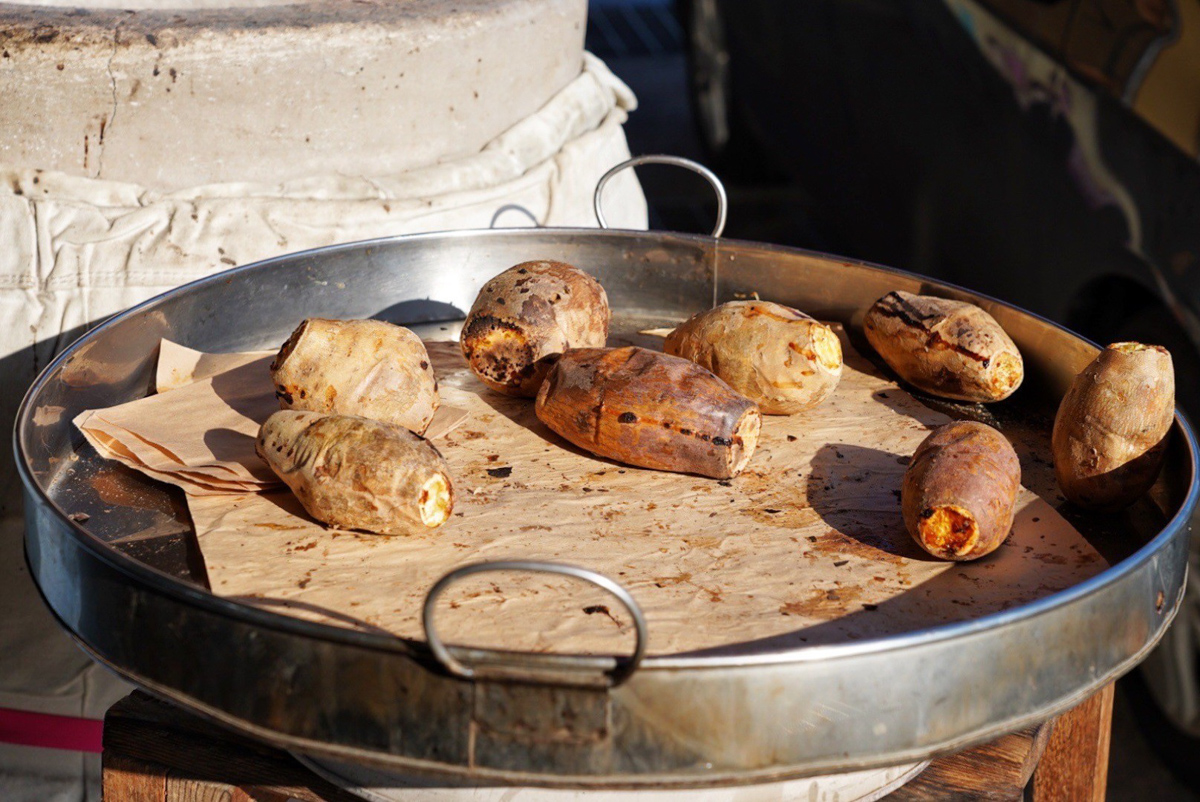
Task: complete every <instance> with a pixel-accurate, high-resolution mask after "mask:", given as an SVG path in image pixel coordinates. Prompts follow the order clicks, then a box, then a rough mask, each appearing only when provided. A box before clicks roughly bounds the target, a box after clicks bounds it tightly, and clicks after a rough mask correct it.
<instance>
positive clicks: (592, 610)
mask: <svg viewBox="0 0 1200 802" xmlns="http://www.w3.org/2000/svg"><path fill="white" fill-rule="evenodd" d="M583 611H584V612H585V613H587V614H588V615H595V614H596V613H604V614H605V615H611V613H609V611H608V607H606V606H605V605H603V604H593V605H592V606H591V607H584V608H583Z"/></svg>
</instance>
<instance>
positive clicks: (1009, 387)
mask: <svg viewBox="0 0 1200 802" xmlns="http://www.w3.org/2000/svg"><path fill="white" fill-rule="evenodd" d="M992 364H993V365H995V368H994V370H993V372H992V387H993V389H994V390H995V391H996V400H998V401H999V400H1003V399H1005V398H1008V397H1009V396H1010V395H1012V394H1013V393H1014V392H1016V390H1017V388H1018V387H1020V386H1021V381H1022V380H1023V379H1024V378H1025V365H1024V362H1023V361H1022V360H1021V357H1019V356H1017V355H1016V354H1008V353H1004V354H1000V355H999V356H997V357H995V358H994V359H993V360H992Z"/></svg>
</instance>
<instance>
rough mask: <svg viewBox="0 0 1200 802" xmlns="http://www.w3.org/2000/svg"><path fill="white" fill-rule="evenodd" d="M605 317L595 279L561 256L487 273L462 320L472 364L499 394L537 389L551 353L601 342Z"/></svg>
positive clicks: (464, 343) (466, 351) (604, 301)
mask: <svg viewBox="0 0 1200 802" xmlns="http://www.w3.org/2000/svg"><path fill="white" fill-rule="evenodd" d="M611 317H612V314H611V312H610V311H609V308H608V296H607V295H606V294H605V292H604V288H603V287H601V286H600V284H599V282H597V281H596V280H595V279H594V278H592V277H591V276H589V275H588V274H587V273H584V272H583V271H582V270H580V269H579V268H577V267H572V266H571V265H568V264H564V263H562V262H524V263H522V264H519V265H516V266H514V267H510V268H509V269H508V270H505V271H504V272H503V273H501V274H500V275H498V276H496V277H495V278H493V279H492V280H491V281H489V282H488V283H487V284H485V285H483V289H482V290H481V291H480V293H479V297H477V298H476V299H475V304H474V305H473V306H472V307H471V311H470V313H469V314H468V315H467V319H466V322H465V323H463V331H462V340H461V345H462V351H463V356H465V357H466V359H467V363H468V364H469V365H470V366H471V370H472V371H473V372H474V373H475V375H476V376H478V377H479V378H480V380H481V381H482V382H483V383H484V384H486V385H487V386H488V387H491V388H492V389H493V390H496V391H498V392H501V393H504V394H506V395H515V396H524V397H526V398H533V397H534V396H535V395H537V392H538V388H539V387H541V386H542V380H543V379H545V378H546V372H547V371H548V370H549V369H550V364H549V362H550V358H552V357H554V356H555V355H557V354H561V353H562V352H563V351H565V350H567V349H568V348H588V347H598V346H603V345H604V343H605V341H606V340H607V339H608V324H609V321H610V319H611Z"/></svg>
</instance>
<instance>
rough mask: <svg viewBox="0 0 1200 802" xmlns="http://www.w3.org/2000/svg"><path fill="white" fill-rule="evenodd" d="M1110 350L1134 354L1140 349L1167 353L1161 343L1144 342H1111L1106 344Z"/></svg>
mask: <svg viewBox="0 0 1200 802" xmlns="http://www.w3.org/2000/svg"><path fill="white" fill-rule="evenodd" d="M1108 349H1109V350H1110V351H1119V352H1120V353H1122V354H1136V353H1139V352H1141V351H1158V352H1159V353H1163V354H1165V353H1167V349H1166V348H1163V347H1162V346H1161V345H1146V344H1145V343H1135V342H1127V343H1113V344H1112V345H1110V346H1108Z"/></svg>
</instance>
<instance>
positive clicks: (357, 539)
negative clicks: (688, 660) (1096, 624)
mask: <svg viewBox="0 0 1200 802" xmlns="http://www.w3.org/2000/svg"><path fill="white" fill-rule="evenodd" d="M427 345H428V348H429V352H430V355H431V357H432V359H433V362H434V365H435V369H436V371H437V375H438V378H439V382H440V387H441V395H442V399H443V403H445V404H450V405H453V406H454V407H457V408H460V409H462V410H465V411H466V412H467V413H468V416H467V419H466V421H465V422H464V423H463V424H462V425H461V426H460V427H459V428H457V429H456V430H454V431H452V432H450V433H449V434H448V435H446V436H445V438H444V440H443V441H442V442H441V443H439V448H440V449H441V451H442V453H443V455H444V456H445V457H446V460H447V462H448V463H449V465H450V468H451V471H452V475H453V478H454V483H455V497H456V501H455V513H454V516H453V517H452V519H451V521H450V522H449V523H448V524H447V525H445V526H444V527H442V528H441V529H439V530H436V531H435V532H433V533H430V534H426V535H421V536H415V537H384V536H379V535H368V534H360V533H351V532H338V531H330V530H327V529H326V528H324V527H322V526H321V525H319V524H316V523H314V522H313V521H311V520H309V519H308V518H307V517H306V516H305V514H304V512H303V510H302V509H301V508H300V506H299V505H298V504H297V503H296V502H295V500H294V498H293V497H292V496H291V495H290V494H289V493H287V492H274V493H264V494H256V495H241V496H237V497H231V496H229V495H222V496H217V495H200V494H195V495H190V496H189V498H188V503H189V507H190V509H191V513H192V517H193V520H194V523H195V527H196V531H197V535H198V538H199V542H200V550H201V552H202V554H203V556H204V563H205V566H206V568H207V572H208V579H209V581H210V583H211V587H212V589H213V591H214V592H215V593H217V594H220V595H223V596H231V597H237V598H240V599H242V600H245V601H248V602H249V603H252V604H255V605H260V606H264V607H269V608H272V609H275V610H277V611H282V612H286V613H290V614H292V615H296V616H300V617H304V618H311V619H317V620H323V621H327V622H331V623H334V624H338V625H341V626H347V627H355V628H360V629H367V630H375V631H384V632H389V633H393V634H395V635H399V636H403V637H410V638H418V639H420V638H422V637H423V633H422V629H421V625H420V613H421V606H422V602H423V600H424V598H425V595H426V593H427V591H428V590H429V588H430V586H431V585H433V583H434V582H435V581H437V580H438V579H439V578H440V577H441V576H442V575H444V574H445V573H447V572H448V571H450V570H451V569H453V568H456V567H458V566H461V565H463V564H466V563H469V562H477V561H483V560H511V559H534V560H551V561H558V562H567V563H572V564H575V565H580V566H583V567H586V568H591V569H593V570H596V571H598V572H600V573H602V574H605V575H606V576H609V577H611V578H613V579H615V580H617V581H618V582H620V583H622V584H623V585H624V586H625V587H626V588H628V589H629V590H630V591H631V592H632V593H633V595H634V597H635V598H636V599H637V600H638V602H639V603H640V604H641V605H642V607H643V609H644V610H645V612H646V616H647V619H648V621H649V626H650V643H649V647H650V652H651V653H652V654H660V655H661V654H687V653H718V654H719V653H730V654H733V653H736V654H746V653H753V652H765V651H774V650H777V649H781V648H788V647H792V646H802V645H814V644H824V643H839V642H846V641H852V640H856V639H861V638H867V637H877V636H882V635H886V634H891V633H899V632H905V631H910V630H915V629H922V628H926V627H930V626H936V625H938V624H944V623H948V622H952V621H959V620H963V619H967V618H973V617H977V616H980V615H983V614H986V613H990V612H995V611H999V610H1004V609H1008V608H1010V607H1013V606H1016V605H1020V604H1024V603H1027V602H1030V601H1033V600H1035V599H1038V598H1041V597H1044V596H1047V595H1049V594H1051V593H1054V592H1056V591H1059V590H1062V589H1065V588H1067V587H1069V586H1071V585H1074V584H1076V583H1078V582H1080V581H1082V580H1084V579H1086V578H1088V577H1090V576H1092V575H1094V574H1096V573H1098V572H1099V571H1101V570H1103V568H1104V567H1106V566H1105V562H1104V561H1103V559H1102V558H1101V557H1100V555H1099V554H1098V553H1096V551H1094V550H1093V549H1092V547H1091V546H1090V545H1089V544H1088V543H1087V541H1086V540H1084V538H1083V537H1082V536H1081V535H1080V534H1079V533H1078V532H1077V531H1076V530H1075V529H1074V528H1073V527H1071V526H1070V525H1069V524H1068V523H1067V522H1066V521H1065V520H1064V519H1063V518H1062V517H1060V516H1059V515H1058V514H1057V513H1056V512H1055V511H1054V510H1053V508H1052V507H1050V505H1049V504H1047V503H1046V502H1045V501H1043V500H1042V499H1040V498H1038V497H1037V496H1036V495H1034V494H1033V493H1031V492H1030V491H1028V490H1025V489H1023V490H1022V493H1021V496H1020V498H1019V501H1018V513H1017V516H1016V522H1015V524H1014V529H1013V534H1012V536H1011V537H1010V539H1009V541H1008V542H1006V543H1005V544H1004V545H1003V546H1002V547H1001V548H1000V549H999V550H998V552H996V553H995V554H993V555H991V556H989V557H987V558H984V559H982V560H978V561H975V562H971V563H948V562H943V561H939V560H935V559H934V558H932V557H930V556H928V555H927V554H925V552H923V551H922V550H920V548H919V547H917V546H916V545H915V544H914V543H913V542H912V541H911V539H910V538H909V536H908V534H907V533H906V532H905V530H904V525H903V522H902V519H901V516H900V499H899V495H900V482H901V477H902V475H903V472H904V470H905V466H906V464H907V462H908V455H910V454H911V453H912V452H913V450H914V449H915V448H916V446H917V444H918V443H919V442H920V441H921V440H922V439H923V438H924V437H925V435H926V434H927V432H928V430H929V428H931V427H933V426H936V425H939V424H941V423H945V422H946V421H948V420H949V419H948V418H947V417H946V416H944V415H942V414H941V413H938V412H935V411H933V410H931V409H929V408H927V407H925V406H924V405H922V404H921V403H919V402H918V401H916V400H915V399H914V398H913V397H912V396H910V395H909V394H908V393H906V392H905V391H903V390H902V389H900V388H899V387H898V386H897V385H896V384H895V383H894V382H892V381H890V380H888V379H886V378H884V377H883V376H881V375H880V374H879V373H878V372H877V371H876V370H875V369H874V368H873V367H872V366H871V365H870V363H869V362H867V361H866V360H865V359H863V358H862V357H861V356H859V355H858V354H856V353H855V352H854V351H853V349H852V348H851V347H850V346H849V344H848V343H846V342H843V348H844V349H845V351H846V370H845V372H844V374H843V377H842V381H841V383H840V385H839V387H838V389H837V391H836V392H835V393H834V395H833V396H832V397H831V398H830V399H829V400H827V401H826V402H825V403H824V404H822V405H821V406H820V407H819V408H817V409H816V410H813V411H811V412H810V413H807V414H804V415H796V416H791V417H779V416H767V417H766V418H765V419H764V422H763V429H762V435H761V439H760V441H759V446H758V450H757V451H756V453H755V455H754V457H753V459H752V460H751V462H750V465H749V468H748V469H747V471H746V472H744V473H743V474H742V475H741V476H739V477H737V478H735V479H732V480H729V481H722V482H718V481H714V480H711V479H704V478H698V477H693V476H685V475H679V474H670V473H661V472H654V471H648V470H642V469H638V468H634V467H630V466H625V465H619V464H616V463H612V462H608V461H606V460H603V459H599V458H596V457H594V456H592V455H590V454H587V453H584V452H582V451H580V450H578V449H575V448H574V447H572V446H570V445H569V444H567V443H565V442H564V441H562V440H561V439H560V438H558V437H557V436H556V435H554V434H553V433H551V432H550V431H549V430H548V429H546V428H545V427H544V426H543V425H542V424H541V423H540V422H539V421H538V420H537V418H536V417H535V415H534V412H533V404H532V403H531V402H530V401H528V400H523V399H515V398H508V397H505V396H501V395H499V394H496V393H492V392H490V391H489V390H487V389H486V388H484V387H483V385H482V384H480V383H479V382H478V381H477V380H476V379H475V378H474V377H473V376H472V375H471V373H470V371H469V370H468V369H467V368H466V366H465V364H464V362H463V360H462V357H461V355H460V352H459V349H458V346H457V344H456V343H440V342H432V343H427ZM174 392H181V391H178V390H177V391H173V393H174ZM173 393H172V394H173ZM438 626H439V630H440V632H441V633H442V635H443V637H444V638H445V639H446V640H448V641H450V642H456V643H468V644H471V645H478V646H489V647H496V648H506V649H516V650H531V651H556V652H573V653H584V652H594V653H619V652H621V651H623V650H628V649H629V648H630V645H631V643H632V635H631V625H630V618H629V616H628V614H627V613H626V612H625V610H624V609H623V608H622V607H621V606H620V605H619V603H617V602H616V601H615V600H614V599H612V598H611V597H608V596H607V595H605V594H604V593H603V592H602V591H598V590H594V589H589V588H588V587H587V586H581V585H580V584H579V583H577V582H576V581H575V580H570V579H562V578H559V577H555V576H548V575H527V576H526V575H516V574H510V573H502V574H501V573H498V574H484V575H478V576H476V577H471V578H470V579H468V580H466V581H463V582H462V583H461V584H456V585H454V586H453V587H452V588H451V589H450V590H448V591H447V592H446V594H445V596H444V597H443V602H442V604H441V606H440V607H439V614H438Z"/></svg>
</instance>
